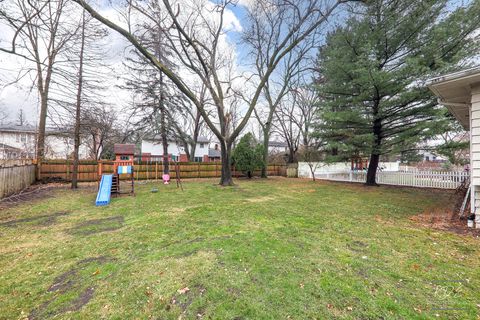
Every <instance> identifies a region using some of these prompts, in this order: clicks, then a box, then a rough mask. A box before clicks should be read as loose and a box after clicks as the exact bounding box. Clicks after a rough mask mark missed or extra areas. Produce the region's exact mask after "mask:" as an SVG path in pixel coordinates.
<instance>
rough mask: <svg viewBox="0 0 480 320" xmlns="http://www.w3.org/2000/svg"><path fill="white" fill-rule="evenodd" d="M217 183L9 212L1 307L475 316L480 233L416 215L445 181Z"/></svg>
mask: <svg viewBox="0 0 480 320" xmlns="http://www.w3.org/2000/svg"><path fill="white" fill-rule="evenodd" d="M215 182H216V180H210V181H203V182H184V187H185V191H184V192H181V191H180V190H178V189H176V188H175V186H174V185H170V186H163V185H156V184H147V185H141V186H138V188H137V195H136V197H121V198H116V199H113V201H112V203H111V204H110V205H109V206H107V207H95V206H94V204H93V203H94V199H95V195H96V193H95V191H94V189H82V190H79V191H76V192H72V191H70V190H66V189H65V190H57V191H55V192H54V194H53V196H52V197H49V198H46V199H44V200H41V201H35V202H32V203H24V204H21V205H19V206H15V207H12V208H9V209H6V210H1V211H0V212H1V214H0V243H1V247H0V251H1V255H0V318H1V319H22V318H27V317H30V318H31V319H49V318H54V319H100V318H104V319H150V318H153V319H178V318H179V317H180V318H186V319H195V318H204V319H328V318H331V319H381V318H383V319H430V318H432V319H433V318H435V319H436V318H441V319H446V318H448V319H479V316H478V315H479V314H480V290H479V288H480V271H479V270H480V250H479V248H480V239H478V238H475V237H473V236H471V235H470V236H461V235H457V234H454V233H451V232H446V231H438V230H432V229H429V228H426V227H422V226H420V225H418V224H417V223H416V222H414V221H412V220H411V219H410V218H411V217H412V216H414V215H417V214H419V213H421V212H423V211H424V210H426V209H428V208H432V207H434V206H438V207H440V208H442V207H443V208H445V207H447V205H448V204H449V196H448V195H447V194H446V193H441V192H434V191H428V190H414V189H395V188H391V187H379V188H365V187H363V186H360V185H347V184H337V183H322V182H317V183H313V182H310V181H304V180H296V179H291V180H289V179H283V178H282V179H280V178H276V179H269V180H268V181H264V180H259V179H256V180H253V181H238V185H237V186H236V187H234V188H221V187H218V186H215V185H214V183H215ZM152 187H158V188H159V192H158V193H151V192H150V190H151V188H152Z"/></svg>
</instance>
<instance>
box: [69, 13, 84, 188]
mask: <svg viewBox="0 0 480 320" xmlns="http://www.w3.org/2000/svg"><path fill="white" fill-rule="evenodd" d="M81 37H82V39H81V41H82V42H81V44H80V57H79V68H78V86H77V103H76V108H75V132H74V146H73V170H72V189H77V188H78V163H79V159H80V156H79V151H80V109H81V105H82V88H83V51H84V48H85V12H84V13H83V21H82V35H81Z"/></svg>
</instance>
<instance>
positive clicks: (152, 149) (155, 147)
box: [142, 140, 208, 158]
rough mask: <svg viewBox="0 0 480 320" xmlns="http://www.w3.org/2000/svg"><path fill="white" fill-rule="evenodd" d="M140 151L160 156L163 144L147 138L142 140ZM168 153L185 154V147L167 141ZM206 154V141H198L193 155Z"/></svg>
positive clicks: (200, 155) (201, 155) (174, 154)
mask: <svg viewBox="0 0 480 320" xmlns="http://www.w3.org/2000/svg"><path fill="white" fill-rule="evenodd" d="M142 153H150V154H151V155H153V156H160V155H162V154H163V146H162V143H161V142H153V141H148V140H142ZM168 153H169V154H171V155H173V156H179V155H180V154H185V149H184V148H183V147H182V146H179V145H177V144H176V143H175V142H169V143H168ZM204 155H208V143H204V144H203V148H202V147H201V144H200V143H198V144H197V147H196V148H195V157H202V158H203V156H204Z"/></svg>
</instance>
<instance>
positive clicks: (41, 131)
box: [36, 91, 48, 161]
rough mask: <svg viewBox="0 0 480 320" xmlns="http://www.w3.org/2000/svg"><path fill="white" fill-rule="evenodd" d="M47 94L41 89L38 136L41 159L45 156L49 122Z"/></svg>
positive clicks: (39, 158) (38, 153) (38, 154)
mask: <svg viewBox="0 0 480 320" xmlns="http://www.w3.org/2000/svg"><path fill="white" fill-rule="evenodd" d="M47 101H48V97H47V95H46V94H45V93H44V92H42V91H40V119H39V123H38V136H37V154H36V157H37V160H38V161H41V160H42V159H43V157H44V156H45V126H46V123H47Z"/></svg>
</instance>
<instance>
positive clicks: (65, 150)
mask: <svg viewBox="0 0 480 320" xmlns="http://www.w3.org/2000/svg"><path fill="white" fill-rule="evenodd" d="M36 140H37V130H36V128H35V127H34V126H31V125H28V124H26V125H16V124H3V125H0V158H2V159H33V158H35V152H36ZM72 152H73V139H72V138H71V137H70V135H69V134H68V133H65V132H62V131H59V130H56V129H48V130H47V132H46V138H45V158H47V159H67V158H71V155H72ZM88 157H89V152H88V149H87V147H86V145H85V144H82V145H81V146H80V159H87V158H88Z"/></svg>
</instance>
